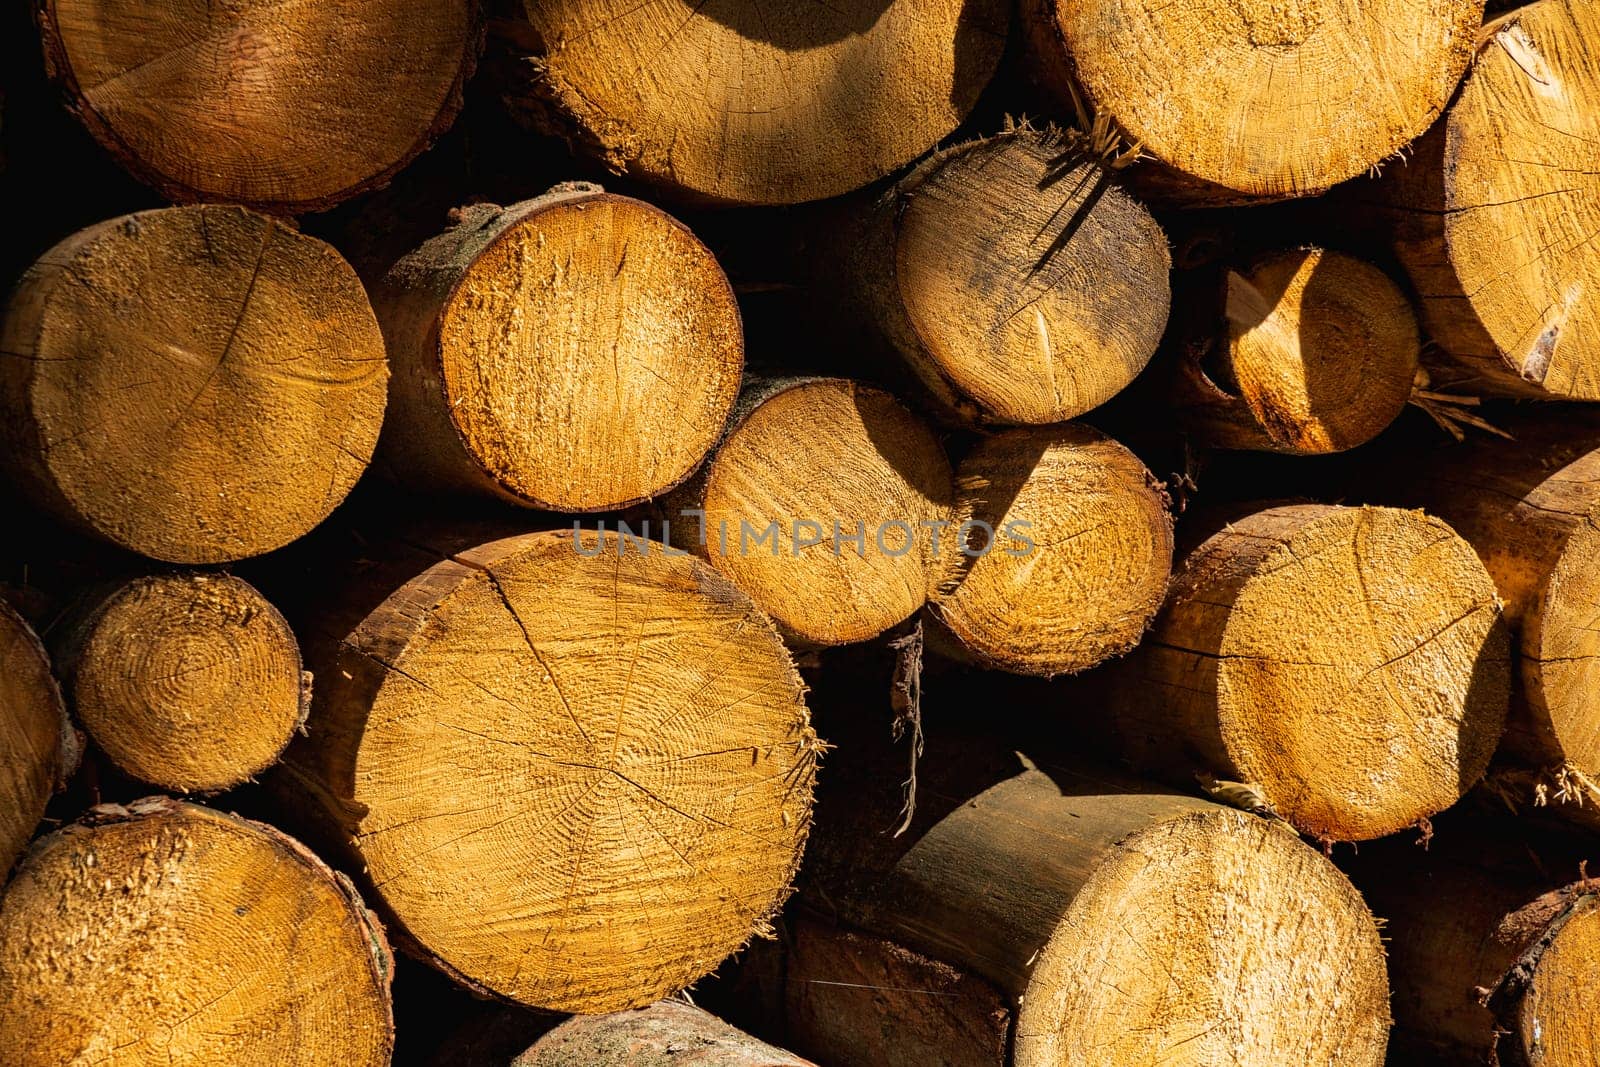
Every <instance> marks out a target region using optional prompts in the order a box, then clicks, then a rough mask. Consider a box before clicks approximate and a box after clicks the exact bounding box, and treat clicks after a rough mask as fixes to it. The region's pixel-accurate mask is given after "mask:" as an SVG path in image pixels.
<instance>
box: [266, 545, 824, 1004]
mask: <svg viewBox="0 0 1600 1067" xmlns="http://www.w3.org/2000/svg"><path fill="white" fill-rule="evenodd" d="M646 545H649V548H648V551H647V549H646ZM363 556H364V557H365V558H369V559H376V560H378V561H379V562H377V563H375V564H373V565H370V566H361V565H358V566H357V567H356V568H355V569H354V571H353V572H352V573H351V574H350V575H349V576H348V577H349V588H348V589H347V590H344V591H342V592H341V593H340V594H339V598H338V599H342V600H343V601H344V603H345V604H346V605H365V606H363V607H361V608H360V609H359V611H358V614H359V613H360V612H363V611H364V612H365V617H364V618H362V619H360V621H359V623H358V624H356V625H355V626H354V627H353V629H347V628H346V626H345V625H343V624H340V623H339V621H338V620H339V617H340V614H341V612H342V611H343V610H344V609H343V608H337V607H335V608H332V609H328V610H327V611H325V612H324V613H323V614H324V615H325V617H324V618H316V617H313V618H312V619H311V620H310V622H309V625H307V626H305V627H303V628H302V630H301V639H302V642H303V643H304V645H305V647H306V650H307V654H308V656H309V658H310V659H311V661H312V663H313V669H314V670H315V671H316V672H317V678H318V684H317V687H316V695H315V699H314V704H313V710H312V715H311V719H310V722H309V731H310V733H309V736H308V737H307V738H305V739H304V740H303V741H297V742H295V743H294V744H293V745H291V746H290V750H289V753H288V755H287V756H286V758H285V763H284V769H285V773H284V774H283V775H280V776H279V777H278V779H277V782H276V786H277V792H278V793H279V794H280V796H281V797H282V798H283V799H284V801H285V802H286V803H290V804H293V803H294V802H296V801H297V800H298V801H305V800H310V801H312V802H313V804H314V808H315V810H314V812H313V815H314V816H315V817H316V818H320V820H321V823H322V826H323V829H324V831H333V834H334V836H336V837H338V838H339V843H340V844H342V845H343V846H344V847H345V848H346V849H347V851H348V852H349V853H350V854H351V856H352V862H353V863H358V864H359V866H360V868H361V869H362V870H363V871H364V872H365V877H366V879H367V880H368V883H369V884H370V886H371V891H372V895H373V899H374V901H375V902H377V903H380V904H381V905H382V906H383V907H384V908H385V909H386V911H387V915H388V916H389V917H390V918H392V920H393V922H394V923H395V924H396V925H397V927H398V928H399V929H400V930H401V931H402V932H403V933H404V934H405V935H407V939H406V941H404V942H402V944H403V945H405V946H406V947H408V948H410V949H412V950H414V951H415V952H416V954H417V955H419V956H421V957H422V958H423V959H425V960H426V961H428V962H430V963H433V964H434V965H436V966H438V967H439V968H440V969H441V970H443V971H444V972H445V973H447V974H449V975H451V976H452V977H453V978H455V979H456V980H458V981H460V982H462V983H463V984H465V985H467V986H468V987H469V988H472V989H475V990H477V991H480V992H486V993H493V994H496V995H498V996H501V997H503V998H505V999H509V1000H513V1001H517V1002H520V1003H522V1004H526V1005H528V1006H531V1007H538V1008H546V1009H550V1010H557V1011H576V1012H585V1013H591V1012H592V1013H598V1012H607V1011H616V1010H619V1009H622V1008H628V1007H636V1006H639V1005H642V1004H648V1003H650V1002H651V1001H653V1000H656V999H658V998H660V997H662V996H665V995H667V994H670V993H673V992H676V991H677V990H680V989H682V988H684V987H685V986H687V985H689V984H690V983H692V982H694V981H695V980H696V979H698V978H700V977H701V976H702V975H704V974H706V973H707V972H708V971H710V970H711V969H712V968H713V967H715V966H716V965H717V964H718V963H720V962H721V960H722V959H723V958H724V957H725V956H727V955H728V953H730V952H732V951H733V950H734V949H736V948H738V947H739V946H740V945H741V944H743V943H744V942H745V941H746V940H748V939H749V938H750V936H751V935H752V933H758V932H762V931H764V930H765V929H766V923H767V920H768V918H769V917H770V916H771V915H772V914H773V913H774V911H775V910H776V909H777V908H778V906H779V905H780V904H781V903H782V902H783V900H784V898H785V897H786V896H787V893H788V887H789V883H790V880H791V878H792V877H793V875H794V872H795V869H796V867H797V865H798V863H799V858H800V852H801V848H802V845H803V843H804V841H805V838H806V833H807V829H808V827H809V825H810V810H811V784H812V776H813V773H814V769H815V763H816V759H817V754H818V752H819V750H820V748H821V745H820V743H819V742H818V741H817V738H816V735H815V733H813V732H812V730H811V728H810V725H809V719H808V715H807V712H806V707H805V703H804V700H803V696H802V694H803V692H804V687H803V686H802V684H801V682H800V678H799V676H798V675H797V674H796V673H795V670H794V666H793V663H792V662H791V660H790V658H789V654H788V652H787V651H786V650H785V649H784V647H783V644H782V642H781V641H780V640H779V638H778V636H777V633H776V632H775V631H774V629H773V628H772V625H771V624H770V623H769V622H768V621H767V619H766V617H765V616H763V615H762V614H761V612H760V611H759V610H758V609H757V608H756V607H755V606H754V605H752V604H751V603H750V601H749V600H748V598H746V597H745V596H744V595H743V594H741V593H740V592H739V591H738V590H737V589H735V588H734V587H733V586H732V585H730V584H728V583H727V582H726V581H725V580H723V579H722V578H721V577H720V576H718V575H717V574H716V573H715V572H713V571H711V570H710V569H709V568H707V567H705V566H704V565H702V564H700V563H699V562H697V561H695V560H693V559H691V558H688V557H686V556H683V555H681V554H672V553H670V552H669V551H668V550H666V549H664V548H663V546H661V545H659V544H654V543H649V542H645V543H640V542H636V541H630V542H625V541H623V540H621V539H619V538H618V537H617V536H616V535H614V534H605V535H603V536H602V535H596V534H594V533H587V534H583V535H578V534H575V533H574V532H573V531H571V530H563V531H553V532H548V533H538V534H524V535H520V536H516V537H511V538H506V539H504V540H500V541H494V542H492V543H489V544H482V545H479V546H477V547H474V548H469V549H465V550H460V551H457V550H454V549H453V547H452V546H451V545H449V544H447V543H444V542H441V541H439V540H437V539H432V538H429V539H426V540H420V541H413V542H412V543H411V544H410V546H409V555H404V556H391V555H389V554H388V552H387V549H385V548H383V547H381V546H379V545H377V544H372V545H370V546H369V547H368V548H367V549H365V550H364V552H363ZM396 574H398V575H399V577H398V578H397V577H396ZM374 603H376V606H371V605H372V604H374Z"/></svg>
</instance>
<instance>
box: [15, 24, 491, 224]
mask: <svg viewBox="0 0 1600 1067" xmlns="http://www.w3.org/2000/svg"><path fill="white" fill-rule="evenodd" d="M38 15H39V28H40V31H41V32H42V34H43V36H44V46H45V62H46V64H47V66H48V68H49V71H50V74H51V77H53V78H54V79H55V80H56V81H57V82H58V83H60V85H61V87H62V89H63V90H64V91H65V93H66V95H67V102H68V106H69V107H70V108H71V109H72V110H73V111H74V112H76V113H77V115H78V117H79V118H80V119H82V120H83V123H84V125H85V126H87V127H88V128H89V132H90V133H92V134H93V135H94V136H95V139H96V140H98V141H99V142H100V143H101V145H103V146H104V147H105V149H106V150H107V151H108V152H110V153H111V154H112V155H113V156H114V157H116V159H117V160H118V161H119V162H120V163H122V165H123V166H125V167H127V168H128V169H129V170H130V171H132V172H133V174H134V175H135V176H136V177H138V178H139V179H140V180H142V181H144V182H146V183H148V184H150V185H152V186H154V187H155V189H156V190H157V191H158V192H159V193H160V194H161V195H162V196H163V197H164V198H166V199H168V200H175V201H197V200H207V201H222V202H230V203H242V204H250V205H253V206H256V207H259V208H261V209H262V210H266V211H272V212H279V213H285V214H298V213H300V212H304V211H321V210H325V209H326V208H329V207H332V206H333V205H334V204H336V203H338V202H339V201H341V200H345V199H347V198H349V197H351V196H354V195H356V194H357V193H360V192H365V191H366V190H368V189H372V188H375V187H377V186H380V185H383V184H384V183H386V182H387V181H388V180H389V178H390V177H392V176H393V175H394V174H395V172H397V171H398V170H400V168H401V167H403V166H405V165H406V164H407V163H409V162H410V161H411V160H412V159H413V158H415V157H416V156H417V155H418V154H419V153H421V152H422V150H423V149H425V148H427V147H428V145H429V144H430V143H432V141H433V139H434V138H435V137H437V136H439V135H440V134H441V133H443V132H444V131H445V130H446V129H448V128H449V126H450V123H451V122H452V121H453V120H454V119H455V116H456V112H458V111H459V110H460V109H461V91H462V87H463V85H465V83H466V80H467V77H468V76H469V75H470V74H471V73H472V68H473V66H474V65H475V64H476V62H477V56H478V51H479V49H480V47H481V45H482V35H483V28H482V22H481V19H480V16H479V13H478V7H477V4H476V3H475V2H473V0H437V2H436V0H381V2H379V3H373V4H363V5H362V6H361V7H360V9H359V13H358V12H357V11H356V10H355V9H353V8H349V7H346V6H340V5H327V4H306V5H300V6H296V7H295V8H293V9H292V10H291V11H288V12H286V11H285V10H284V8H283V5H281V4H278V3H272V2H268V0H242V2H239V3H233V4H230V5H228V7H227V8H226V9H222V10H215V11H204V12H201V11H196V12H190V11H187V10H185V11H179V10H174V9H172V8H170V7H169V6H168V5H165V4H160V3H152V2H151V0H38ZM213 16H214V17H213Z"/></svg>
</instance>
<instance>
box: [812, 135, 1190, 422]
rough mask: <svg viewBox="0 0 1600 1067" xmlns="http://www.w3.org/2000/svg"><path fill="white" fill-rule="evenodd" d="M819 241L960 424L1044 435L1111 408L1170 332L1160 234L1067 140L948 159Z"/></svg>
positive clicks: (886, 339) (881, 334)
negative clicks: (1018, 426) (834, 238)
mask: <svg viewBox="0 0 1600 1067" xmlns="http://www.w3.org/2000/svg"><path fill="white" fill-rule="evenodd" d="M840 236H841V237H842V238H843V239H844V240H842V241H840V242H836V243H829V242H827V241H826V239H825V238H824V245H823V247H824V252H823V254H822V256H821V262H820V264H819V266H820V272H821V273H822V274H823V275H824V279H825V278H826V277H827V276H831V275H834V274H837V273H838V271H839V267H840V265H841V264H842V265H843V266H844V267H845V273H846V274H847V275H848V277H849V281H848V285H849V288H850V290H851V292H850V293H849V294H848V296H849V298H850V299H849V301H848V302H849V303H850V304H852V305H858V306H859V312H858V316H859V317H861V318H864V319H865V320H866V326H867V329H868V331H869V332H870V333H872V334H874V335H876V336H877V337H878V338H879V339H880V341H881V342H883V343H884V344H886V345H887V346H888V347H890V348H891V349H892V350H894V351H895V352H896V353H897V354H898V355H899V356H900V357H901V358H902V359H904V360H905V362H906V363H907V365H908V366H909V367H910V368H911V369H912V370H913V371H915V373H916V375H917V377H918V379H919V380H920V381H921V383H922V385H923V386H924V387H925V388H926V389H927V390H928V391H929V392H930V393H931V394H932V398H933V399H934V400H935V401H936V402H937V403H938V405H939V406H940V407H941V408H943V409H944V410H945V411H946V412H948V413H951V414H953V415H954V416H955V417H957V418H958V419H961V420H964V421H979V422H998V423H1054V422H1062V421H1064V420H1066V419H1071V418H1075V417H1077V416H1078V415H1081V414H1083V413H1084V412H1086V411H1088V410H1090V409H1091V408H1095V407H1098V406H1099V405H1100V404H1102V403H1104V402H1105V401H1107V400H1109V399H1110V398H1111V397H1112V396H1114V395H1116V394H1117V393H1118V392H1120V391H1121V390H1122V388H1123V387H1124V386H1126V385H1127V384H1128V383H1129V382H1131V381H1132V380H1133V379H1134V377H1135V376H1136V375H1137V374H1138V373H1139V372H1140V371H1141V370H1143V369H1144V366H1145V364H1146V363H1148V362H1149V361H1150V356H1151V354H1152V353H1154V352H1155V349H1156V345H1157V344H1158V343H1159V342H1160V340H1161V332H1162V329H1163V328H1164V327H1165V326H1166V322H1167V312H1168V310H1169V308H1170V305H1171V293H1170V290H1169V287H1168V282H1167V274H1168V269H1169V268H1170V266H1171V257H1170V256H1169V254H1168V252H1167V243H1166V238H1165V237H1164V236H1163V234H1162V232H1161V227H1160V226H1159V225H1157V223H1156V221H1155V220H1154V219H1152V218H1151V217H1150V213H1149V212H1148V211H1146V210H1145V209H1144V208H1143V207H1142V206H1141V205H1140V204H1139V203H1138V202H1137V201H1135V200H1134V199H1133V198H1132V197H1131V196H1129V195H1128V194H1127V193H1125V192H1124V191H1123V190H1122V187H1121V186H1120V185H1119V184H1118V183H1117V182H1116V181H1115V180H1114V178H1113V177H1112V172H1111V171H1110V170H1109V169H1108V168H1107V167H1106V166H1105V165H1103V163H1102V162H1101V161H1100V160H1098V159H1096V158H1095V157H1094V156H1093V155H1092V154H1091V153H1090V152H1089V151H1088V150H1087V149H1086V148H1085V147H1084V146H1083V145H1082V144H1081V142H1080V140H1079V139H1077V138H1074V137H1070V136H1068V137H1063V136H1061V135H1059V134H1057V133H1053V132H1040V131H1037V130H1033V129H1029V128H1021V129H1014V130H1011V131H1008V132H1006V133H1002V134H999V135H997V136H994V137H989V138H985V139H983V140H979V141H973V142H969V143H967V144H964V145H960V146H958V147H955V148H952V149H948V150H946V151H944V152H940V153H938V154H937V155H935V156H933V157H931V158H930V159H928V160H927V161H926V162H924V163H922V164H921V165H920V166H918V167H917V168H916V169H915V170H913V171H912V172H911V173H910V174H909V175H907V176H906V177H904V178H902V179H901V180H900V181H899V182H898V183H897V184H896V185H895V186H894V187H893V188H891V189H890V190H888V191H887V192H886V193H884V194H883V195H882V196H881V197H879V198H878V199H877V200H876V201H875V202H874V203H873V204H872V206H871V207H870V209H869V211H868V213H867V217H865V218H862V219H860V220H858V221H857V222H856V224H855V225H853V226H845V227H841V228H840Z"/></svg>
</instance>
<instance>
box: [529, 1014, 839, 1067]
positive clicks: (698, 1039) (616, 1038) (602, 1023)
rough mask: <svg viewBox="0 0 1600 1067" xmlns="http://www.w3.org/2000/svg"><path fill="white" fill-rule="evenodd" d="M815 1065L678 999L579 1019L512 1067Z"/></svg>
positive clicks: (563, 1026)
mask: <svg viewBox="0 0 1600 1067" xmlns="http://www.w3.org/2000/svg"><path fill="white" fill-rule="evenodd" d="M597 1064H603V1065H605V1067H815V1065H814V1064H812V1063H811V1062H810V1061H809V1060H803V1059H801V1058H800V1057H798V1056H795V1055H792V1054H791V1053H788V1052H785V1051H783V1049H780V1048H773V1047H772V1046H771V1045H769V1044H767V1043H766V1042H764V1041H758V1040H756V1039H755V1038H753V1037H751V1036H750V1035H749V1034H747V1033H744V1032H743V1031H741V1030H736V1029H734V1028H733V1027H731V1026H729V1025H728V1024H727V1023H725V1022H723V1021H722V1020H721V1019H719V1018H717V1017H716V1016H715V1015H711V1014H709V1013H707V1012H703V1011H701V1010H700V1009H699V1008H696V1007H695V1006H694V1005H692V1004H685V1003H684V1002H683V1001H681V1000H663V1001H659V1002H657V1003H655V1004H652V1005H650V1006H649V1007H648V1008H639V1009H636V1010H634V1011H619V1012H614V1013H612V1014H610V1015H579V1016H575V1017H573V1018H571V1019H568V1020H567V1021H566V1022H564V1023H562V1024H561V1025H560V1026H558V1027H556V1028H555V1029H554V1030H552V1031H550V1032H549V1033H548V1034H546V1035H545V1036H544V1037H542V1038H540V1039H539V1041H538V1043H537V1044H535V1045H534V1046H533V1047H532V1048H530V1049H529V1050H528V1051H526V1052H524V1053H523V1054H522V1055H520V1056H518V1057H517V1058H516V1059H514V1060H512V1061H511V1067H595V1065H597Z"/></svg>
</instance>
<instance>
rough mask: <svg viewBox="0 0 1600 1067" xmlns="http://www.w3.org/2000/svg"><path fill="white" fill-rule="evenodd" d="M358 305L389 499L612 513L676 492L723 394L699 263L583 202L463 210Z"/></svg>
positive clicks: (736, 336)
mask: <svg viewBox="0 0 1600 1067" xmlns="http://www.w3.org/2000/svg"><path fill="white" fill-rule="evenodd" d="M373 292H374V304H375V306H376V308H377V311H378V316H379V319H380V320H381V321H382V323H383V331H384V337H385V339H386V340H387V341H388V344H389V351H390V353H391V356H392V358H393V360H394V384H393V388H392V400H393V411H392V413H391V417H390V420H389V426H388V432H387V433H386V434H385V435H384V439H383V447H382V451H381V452H380V464H379V465H380V469H382V470H383V471H384V472H385V473H386V474H388V475H389V476H390V477H391V478H392V479H394V480H395V481H397V482H399V483H400V484H402V485H406V486H410V487H416V488H421V489H425V490H431V491H435V492H441V491H442V492H453V493H474V494H478V495H485V496H491V497H494V498H496V499H501V500H506V501H509V502H511V503H515V504H520V505H523V506H527V507H537V508H543V509H547V510H551V511H567V512H584V511H605V510H608V509H612V508H621V507H626V506H628V505H631V504H636V503H638V502H640V501H642V500H647V499H649V498H651V497H654V496H656V495H658V494H660V493H662V492H665V491H666V490H668V489H670V488H672V487H673V486H674V485H677V484H678V483H679V482H681V481H682V480H683V479H684V478H686V477H688V475H689V473H690V472H691V471H692V470H694V468H695V467H696V466H698V465H699V463H700V461H701V459H703V458H704V456H705V454H706V451H707V449H709V448H710V447H711V446H712V444H714V443H715V441H716V439H717V436H718V434H719V433H720V432H721V430H722V425H723V422H724V420H725V419H726V418H727V415H728V411H729V409H730V408H731V407H732V405H733V401H734V398H735V396H736V395H737V394H738V391H739V379H740V375H741V374H742V372H743V366H744V342H743V337H742V334H741V331H740V326H739V309H738V305H737V304H736V303H735V301H734V297H733V291H732V289H730V288H729V286H728V280H727V278H726V277H725V276H724V275H723V273H722V269H721V268H720V267H719V266H718V265H717V263H716V260H715V259H713V258H712V256H711V253H710V252H709V251H708V250H707V249H706V247H705V246H704V245H702V244H701V243H700V242H699V241H698V240H696V239H695V237H694V235H693V234H691V233H690V232H689V231H688V230H687V229H686V228H685V227H684V226H683V225H682V224H680V223H679V222H677V220H675V219H673V218H671V217H670V216H668V215H666V214H664V213H662V212H661V211H659V210H657V209H656V208H654V207H651V206H650V205H648V204H645V203H643V202H641V201H638V200H632V199H629V198H627V197H622V196H613V195H611V194H608V193H605V192H602V191H601V190H600V188H599V187H598V186H593V185H583V184H574V185H567V186H557V187H556V188H555V189H553V190H551V191H550V192H549V193H546V194H545V195H544V196H541V197H538V198H537V199H534V200H528V201H524V202H523V203H520V204H514V205H512V206H511V207H508V208H498V207H495V206H493V205H488V204H484V205H477V206H474V207H471V208H466V209H463V210H462V211H461V212H460V213H459V221H458V222H456V223H455V225H453V226H452V227H451V228H449V229H447V230H445V231H444V232H443V233H442V234H440V235H438V236H437V237H434V238H433V239H432V240H429V241H427V242H426V243H424V244H423V245H421V246H420V247H419V248H417V249H416V250H415V251H413V252H412V253H410V254H409V255H407V256H406V257H404V258H403V259H401V260H400V261H399V262H398V263H396V264H394V266H393V267H391V268H390V269H389V270H388V272H387V273H386V274H385V275H384V276H383V278H382V280H381V281H379V282H378V283H377V284H376V286H375V287H374V290H373Z"/></svg>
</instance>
